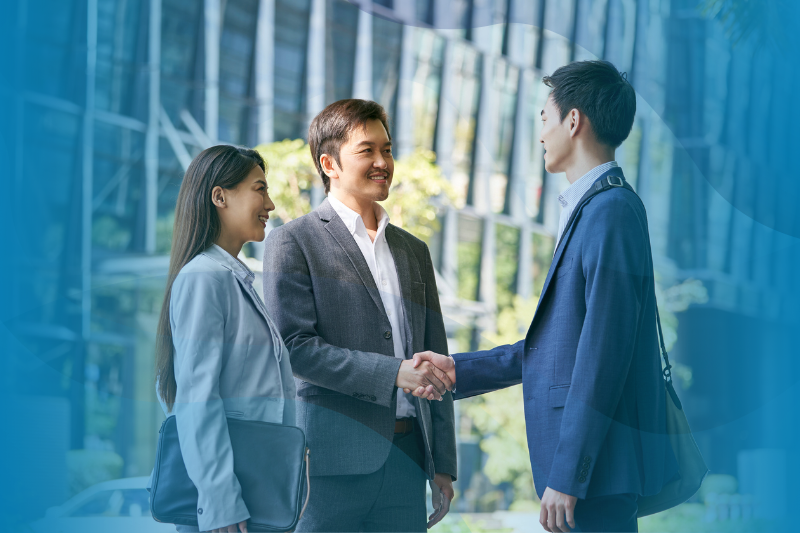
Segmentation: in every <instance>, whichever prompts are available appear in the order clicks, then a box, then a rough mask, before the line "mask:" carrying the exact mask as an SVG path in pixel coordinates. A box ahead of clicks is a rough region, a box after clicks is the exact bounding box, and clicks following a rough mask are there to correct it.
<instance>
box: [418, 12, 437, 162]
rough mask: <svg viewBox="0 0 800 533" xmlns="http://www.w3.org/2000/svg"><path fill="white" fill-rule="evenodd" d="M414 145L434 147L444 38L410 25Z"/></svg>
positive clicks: (430, 148)
mask: <svg viewBox="0 0 800 533" xmlns="http://www.w3.org/2000/svg"><path fill="white" fill-rule="evenodd" d="M411 31H414V60H415V65H414V87H413V93H412V96H411V105H412V109H413V113H414V145H415V146H416V147H419V148H424V149H426V150H433V149H434V138H435V133H436V120H437V117H438V114H439V94H440V92H441V87H442V57H443V55H444V38H443V37H441V36H439V35H437V34H436V33H435V32H433V31H429V30H424V29H421V28H414V29H413V30H411Z"/></svg>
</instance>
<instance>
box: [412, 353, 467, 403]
mask: <svg viewBox="0 0 800 533" xmlns="http://www.w3.org/2000/svg"><path fill="white" fill-rule="evenodd" d="M412 361H413V362H414V367H415V368H416V367H417V366H419V365H422V364H433V365H434V366H435V367H436V370H437V371H438V374H437V375H441V374H444V375H446V376H447V380H448V381H449V382H450V386H448V387H447V390H453V384H455V382H456V364H455V362H454V361H453V358H452V357H448V356H446V355H442V354H439V353H436V352H431V351H426V352H419V353H415V354H414V358H413V359H412ZM404 390H405V392H412V391H413V394H414V396H419V397H422V398H425V397H426V395H430V393H431V388H430V387H427V388H423V387H418V388H416V389H412V388H411V387H408V388H406V389H404ZM428 399H430V398H428Z"/></svg>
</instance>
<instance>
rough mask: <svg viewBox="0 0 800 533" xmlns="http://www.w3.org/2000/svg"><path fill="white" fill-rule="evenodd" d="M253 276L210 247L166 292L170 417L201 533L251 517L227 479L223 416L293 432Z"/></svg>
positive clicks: (285, 380) (271, 331) (286, 374)
mask: <svg viewBox="0 0 800 533" xmlns="http://www.w3.org/2000/svg"><path fill="white" fill-rule="evenodd" d="M254 277H255V276H254V274H253V273H252V272H251V271H250V270H249V269H247V268H246V267H245V266H244V265H243V264H242V263H240V262H239V261H238V260H236V259H235V258H234V257H233V256H231V255H230V254H228V253H227V252H226V251H225V250H223V249H222V248H220V247H219V246H217V245H212V246H211V247H210V248H208V249H207V250H206V251H204V252H202V253H201V254H200V255H198V256H197V257H195V258H194V259H192V260H191V261H190V262H189V263H188V264H187V265H186V266H185V267H183V268H182V269H181V271H180V273H179V274H178V276H177V278H176V279H175V282H174V283H173V285H172V295H171V299H170V324H171V326H172V339H173V345H174V347H175V380H176V381H177V384H178V387H177V394H176V400H175V406H174V408H173V412H174V413H175V416H176V422H177V427H178V438H179V440H180V446H181V452H182V454H183V458H184V462H185V463H186V470H187V471H188V474H189V477H190V478H191V480H192V481H193V482H194V484H195V486H196V487H197V492H198V504H197V521H198V525H199V527H200V530H201V531H208V530H211V529H215V528H219V527H223V526H227V525H230V524H235V523H238V522H241V521H242V520H246V519H248V518H250V514H249V513H248V511H247V507H246V506H245V504H244V501H243V500H242V495H241V487H240V485H239V481H238V480H237V479H236V475H235V474H234V473H233V453H232V450H231V443H230V437H229V435H228V424H227V417H233V418H242V419H245V420H261V421H264V422H275V423H284V424H289V425H295V414H294V397H295V384H294V379H293V378H292V368H291V365H290V363H289V352H288V351H287V350H286V347H285V346H284V344H283V341H282V340H281V337H280V334H279V333H278V330H277V328H276V327H275V326H274V325H273V323H272V320H271V319H270V317H269V315H268V314H267V311H266V308H265V307H264V304H263V302H262V301H261V298H260V297H259V296H258V294H257V293H256V292H255V290H254V289H253V286H252V281H253V279H254Z"/></svg>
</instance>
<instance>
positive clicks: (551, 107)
mask: <svg viewBox="0 0 800 533" xmlns="http://www.w3.org/2000/svg"><path fill="white" fill-rule="evenodd" d="M555 110H556V103H555V102H554V101H553V94H552V93H550V95H548V97H547V101H546V102H545V104H544V112H545V113H547V112H548V111H555Z"/></svg>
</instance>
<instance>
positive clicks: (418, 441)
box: [296, 426, 427, 533]
mask: <svg viewBox="0 0 800 533" xmlns="http://www.w3.org/2000/svg"><path fill="white" fill-rule="evenodd" d="M424 464H425V458H424V452H423V442H422V433H421V431H420V429H419V427H418V426H417V427H415V430H414V431H413V432H411V433H407V434H403V435H400V434H396V435H395V437H394V441H393V446H392V449H391V451H390V452H389V457H388V458H387V459H386V462H385V463H384V465H383V466H382V467H381V468H379V469H378V470H377V471H376V472H373V473H371V474H363V475H353V476H312V478H311V499H310V500H309V503H308V508H307V509H306V512H305V514H304V515H303V518H302V519H301V520H300V523H299V524H298V525H297V530H296V531H297V533H304V532H317V531H319V532H333V531H348V532H355V531H363V532H372V531H417V532H420V533H422V532H425V531H426V525H427V517H426V516H425V515H426V506H425V481H426V479H427V478H426V476H425V472H424V470H423V465H424Z"/></svg>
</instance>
